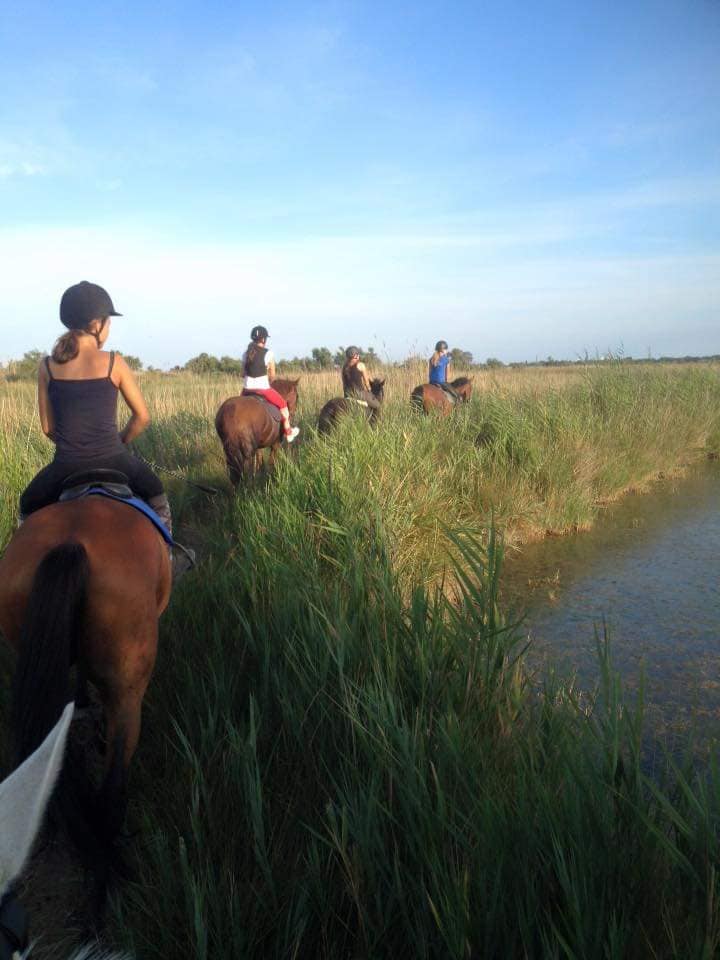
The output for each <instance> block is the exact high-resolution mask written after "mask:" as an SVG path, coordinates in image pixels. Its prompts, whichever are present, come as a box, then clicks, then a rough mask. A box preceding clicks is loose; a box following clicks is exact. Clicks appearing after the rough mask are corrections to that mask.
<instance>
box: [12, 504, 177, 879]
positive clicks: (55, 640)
mask: <svg viewBox="0 0 720 960" xmlns="http://www.w3.org/2000/svg"><path fill="white" fill-rule="evenodd" d="M169 596H170V558H169V554H168V550H167V547H166V545H165V543H164V542H163V540H162V538H161V536H160V534H159V533H158V532H157V531H156V530H155V529H154V528H153V526H152V524H150V523H149V522H148V521H147V519H146V518H145V517H143V516H142V515H141V514H140V513H138V512H137V511H135V510H133V509H128V508H127V507H126V506H123V505H122V504H119V503H117V502H115V501H113V500H108V499H105V498H104V497H88V498H86V499H82V500H71V501H68V502H65V503H56V504H52V505H51V506H49V507H44V508H42V509H40V510H37V511H36V512H34V513H33V514H31V515H30V516H29V517H28V518H27V520H26V521H25V522H24V523H23V525H22V526H21V527H20V528H19V529H18V530H17V532H16V533H15V535H14V537H13V538H12V540H11V541H10V543H9V545H8V547H7V549H6V551H5V554H4V556H3V557H2V558H0V630H2V633H3V635H4V636H5V639H6V640H7V641H8V642H9V643H10V644H11V645H12V646H13V647H15V649H16V650H17V651H18V665H17V670H16V675H15V680H14V684H13V686H14V696H13V701H14V705H13V709H12V720H13V723H12V726H13V734H14V738H15V742H16V755H17V757H18V758H19V759H22V758H23V757H24V756H26V755H27V754H28V753H29V752H31V751H32V750H33V749H34V748H35V747H36V746H37V745H38V743H39V742H40V740H41V739H42V738H43V737H44V736H45V735H46V734H47V732H48V731H49V730H50V729H51V727H52V725H53V724H54V723H55V722H57V719H58V717H59V715H60V713H61V711H62V708H63V707H64V704H65V703H66V702H67V700H68V699H70V698H71V697H70V696H69V684H70V680H69V677H70V667H71V665H72V664H73V663H74V662H76V663H77V665H78V669H79V671H81V672H82V675H83V676H85V677H87V678H88V679H89V680H91V681H92V682H93V683H94V684H95V685H96V687H97V690H98V693H99V695H100V699H101V701H102V703H103V708H104V712H105V720H106V733H107V737H106V739H107V753H106V758H105V764H106V772H105V777H104V781H103V784H102V787H101V788H100V790H99V791H98V790H97V789H96V788H95V787H94V786H93V785H92V782H91V778H90V777H89V775H88V771H87V764H86V763H85V758H84V748H83V749H82V750H79V749H78V748H77V747H76V748H73V747H72V745H71V747H70V750H69V753H68V760H67V762H66V765H65V767H64V768H63V774H62V775H61V782H60V791H59V803H60V809H61V810H62V816H63V819H64V820H65V822H66V823H67V826H68V828H69V831H70V835H71V836H72V838H73V840H74V841H75V843H76V845H77V847H78V849H79V850H80V852H81V854H82V856H83V860H84V862H85V865H86V867H89V868H90V869H92V870H93V871H94V872H95V874H96V876H97V877H98V883H99V885H100V886H101V887H102V889H103V890H104V885H105V883H106V882H107V877H108V872H107V871H108V869H109V867H110V865H111V864H112V863H114V862H116V860H115V853H114V851H115V846H114V844H115V839H116V837H117V835H118V833H119V829H120V825H121V823H122V819H123V816H124V804H125V799H124V798H125V772H126V770H127V767H128V765H129V762H130V758H131V757H132V754H133V752H134V750H135V747H136V745H137V740H138V736H139V732H140V706H141V703H142V698H143V696H144V693H145V688H146V686H147V683H148V681H149V679H150V675H151V673H152V669H153V666H154V662H155V656H156V651H157V622H158V617H159V615H160V613H161V612H162V611H163V610H164V609H165V607H166V606H167V603H168V600H169Z"/></svg>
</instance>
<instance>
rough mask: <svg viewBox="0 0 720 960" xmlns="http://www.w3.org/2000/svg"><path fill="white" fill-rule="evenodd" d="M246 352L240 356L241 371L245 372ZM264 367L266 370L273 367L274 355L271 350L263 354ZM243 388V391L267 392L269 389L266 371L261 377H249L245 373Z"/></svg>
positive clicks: (268, 378)
mask: <svg viewBox="0 0 720 960" xmlns="http://www.w3.org/2000/svg"><path fill="white" fill-rule="evenodd" d="M247 355H248V352H247V350H246V351H245V353H244V354H243V355H242V364H243V371H246V361H247ZM265 366H266V367H267V368H268V370H269V369H270V368H271V367H273V368H274V366H275V355H274V354H273V352H272V350H270V349H268V350H267V351H266V352H265ZM243 387H244V388H245V390H269V389H270V377H269V376H268V372H267V370H266V371H265V373H264V374H262V376H259V377H251V376H250V375H249V374H248V373H247V372H245V374H244V376H243Z"/></svg>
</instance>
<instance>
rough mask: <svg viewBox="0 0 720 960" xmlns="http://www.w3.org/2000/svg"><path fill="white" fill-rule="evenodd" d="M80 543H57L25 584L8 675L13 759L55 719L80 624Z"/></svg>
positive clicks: (34, 744)
mask: <svg viewBox="0 0 720 960" xmlns="http://www.w3.org/2000/svg"><path fill="white" fill-rule="evenodd" d="M89 569H90V568H89V564H88V557H87V553H86V551H85V547H83V546H82V545H81V544H79V543H72V542H68V543H61V544H60V545H59V546H57V547H54V548H53V549H52V550H50V551H49V552H48V553H47V554H46V555H45V556H44V557H43V559H42V560H41V561H40V564H39V566H38V568H37V570H36V571H35V578H34V580H33V583H32V588H31V590H30V596H29V598H28V602H27V606H26V614H25V623H24V624H23V628H22V633H21V636H20V655H19V658H18V664H17V668H16V671H15V678H14V681H13V696H12V729H13V733H14V738H15V762H16V763H17V764H20V763H22V761H23V760H25V758H26V757H28V756H29V755H30V754H31V753H32V752H33V751H34V750H36V749H37V748H38V747H39V746H40V744H41V743H42V742H43V740H44V739H45V737H46V736H47V735H48V733H49V732H50V731H51V730H52V728H53V727H54V726H55V724H56V723H57V722H58V720H59V719H60V714H61V713H62V711H63V708H64V707H65V704H66V703H67V702H68V700H70V699H71V697H70V666H71V664H72V662H73V660H74V658H75V644H76V640H77V637H78V633H79V631H80V630H81V629H82V626H83V621H84V614H85V599H86V594H87V581H88V573H89Z"/></svg>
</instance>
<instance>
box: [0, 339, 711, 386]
mask: <svg viewBox="0 0 720 960" xmlns="http://www.w3.org/2000/svg"><path fill="white" fill-rule="evenodd" d="M359 349H360V358H361V359H362V360H363V362H364V363H366V364H367V365H368V366H369V367H371V368H376V367H381V366H384V367H387V366H394V367H401V368H405V369H410V368H415V367H417V366H420V365H422V364H426V363H427V362H428V358H427V356H425V355H423V354H414V355H413V356H410V357H407V358H406V359H405V360H402V361H400V362H399V363H387V362H383V360H382V359H381V357H380V356H379V355H378V354H377V353H376V352H375V349H374V348H373V347H367V349H363V348H362V347H360V348H359ZM44 356H45V354H44V353H43V352H42V351H41V350H28V351H27V352H26V353H25V354H23V356H22V358H21V359H20V360H10V361H9V362H8V363H6V364H4V365H3V364H0V379H3V380H34V379H35V377H36V376H37V369H38V366H39V364H40V363H41V361H42V359H43V357H44ZM123 357H124V359H125V362H126V363H127V364H128V366H129V367H130V368H131V369H132V370H135V371H137V372H144V373H161V372H162V371H161V370H159V369H158V368H156V367H152V366H148V367H145V366H144V365H143V362H142V360H141V359H140V358H139V357H135V356H133V355H132V354H126V353H124V354H123ZM450 357H451V359H452V362H453V365H454V366H455V367H456V368H457V369H460V370H469V369H475V370H494V369H498V368H500V367H504V366H506V364H504V363H503V361H502V360H498V359H497V357H488V358H487V359H486V360H485V361H484V362H477V361H475V360H474V359H473V355H472V353H471V352H470V351H469V350H462V349H460V348H459V347H454V348H453V349H452V350H451V351H450ZM344 362H345V347H338V348H337V350H335V351H333V350H330V349H329V348H328V347H313V348H312V350H311V351H310V354H309V356H306V357H292V359H290V360H287V359H286V360H278V362H277V366H278V371H279V372H281V373H306V372H307V373H313V372H317V371H320V370H333V369H337V368H338V367H341V366H342V365H343V363H344ZM718 362H720V354H712V355H711V356H704V357H691V356H686V357H637V358H634V357H628V356H624V355H621V354H618V355H615V354H607V355H605V356H597V357H588V356H584V357H579V358H577V359H576V360H556V359H555V358H554V357H552V356H549V357H546V358H545V359H544V360H524V361H520V362H511V363H508V364H507V366H508V367H512V368H513V369H519V368H522V367H569V366H579V365H587V364H598V363H718ZM182 371H187V372H189V373H196V374H203V375H204V374H209V373H224V374H232V375H235V376H242V372H243V371H242V359H241V358H240V357H227V356H223V357H215V356H213V355H212V354H210V353H200V354H198V356H196V357H192V358H191V359H190V360H188V361H187V363H184V364H182V365H180V366H176V367H173V368H172V370H171V371H170V372H171V373H180V372H182Z"/></svg>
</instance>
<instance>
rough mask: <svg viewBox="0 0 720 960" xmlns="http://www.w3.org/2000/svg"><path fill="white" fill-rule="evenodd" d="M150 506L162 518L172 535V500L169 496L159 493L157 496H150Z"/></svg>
mask: <svg viewBox="0 0 720 960" xmlns="http://www.w3.org/2000/svg"><path fill="white" fill-rule="evenodd" d="M148 506H149V507H152V508H153V510H154V511H155V513H156V514H157V515H158V516H159V517H160V519H161V520H162V522H163V526H164V527H165V529H166V530H167V532H168V533H169V534H170V536H172V510H171V509H170V501H169V500H168V498H167V494H165V493H159V494H158V495H157V496H156V497H150V499H149V500H148Z"/></svg>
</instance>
